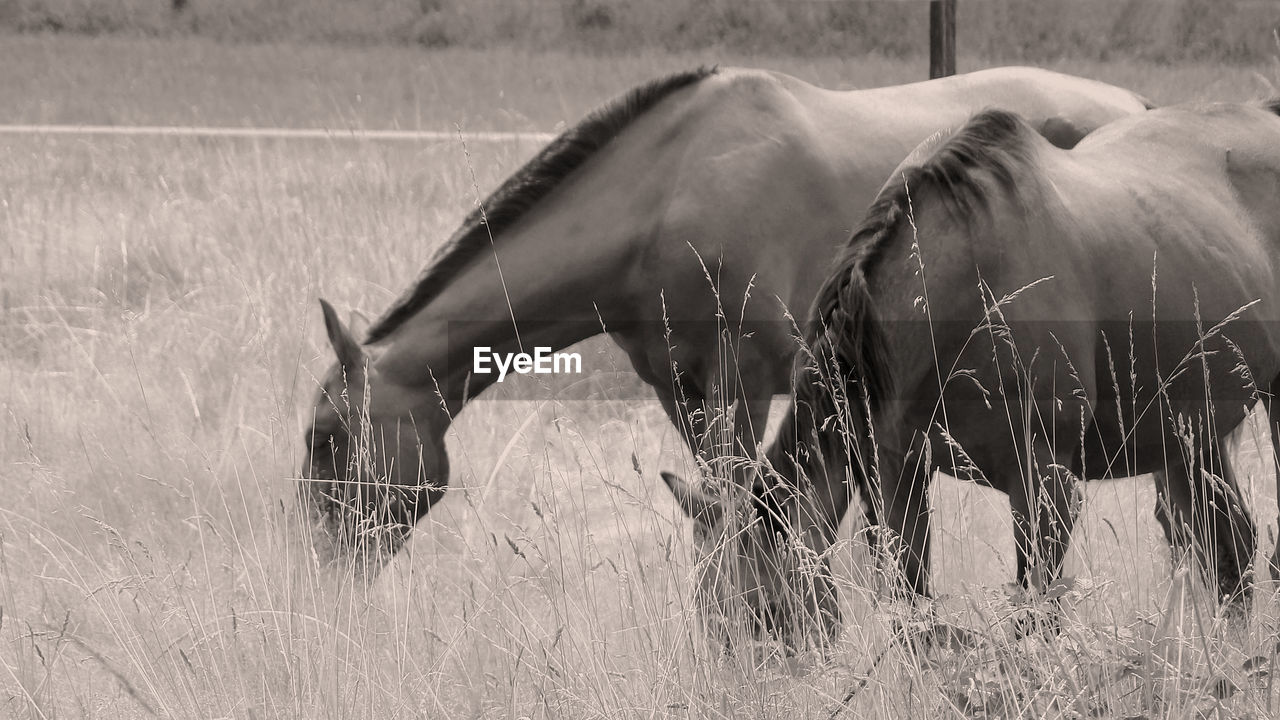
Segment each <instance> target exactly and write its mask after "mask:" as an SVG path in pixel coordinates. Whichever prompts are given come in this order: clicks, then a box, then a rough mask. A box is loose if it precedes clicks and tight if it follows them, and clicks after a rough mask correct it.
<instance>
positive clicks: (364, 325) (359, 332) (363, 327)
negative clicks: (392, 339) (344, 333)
mask: <svg viewBox="0 0 1280 720" xmlns="http://www.w3.org/2000/svg"><path fill="white" fill-rule="evenodd" d="M372 324H373V323H372V322H370V320H369V316H368V315H365V314H364V313H362V312H360V311H359V310H355V309H352V310H351V311H350V312H349V313H347V329H348V330H350V331H351V336H352V337H355V338H362V337H364V336H366V335H368V334H369V326H370V325H372Z"/></svg>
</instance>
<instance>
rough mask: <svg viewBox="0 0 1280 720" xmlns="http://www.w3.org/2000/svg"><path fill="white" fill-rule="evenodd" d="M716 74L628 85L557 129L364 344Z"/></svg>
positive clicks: (470, 218)
mask: <svg viewBox="0 0 1280 720" xmlns="http://www.w3.org/2000/svg"><path fill="white" fill-rule="evenodd" d="M715 72H716V68H714V67H700V68H698V69H696V70H689V71H686V72H680V73H675V74H672V75H668V76H666V77H664V78H660V79H657V80H653V81H650V82H648V83H646V84H644V85H641V86H639V87H636V88H633V89H632V90H631V91H629V92H627V93H626V94H625V95H623V96H621V97H619V98H616V99H614V100H612V101H610V102H608V103H606V104H605V105H604V106H602V107H600V108H597V109H596V110H595V111H593V112H592V113H591V114H590V115H588V116H587V117H586V118H584V119H583V120H582V121H581V122H579V123H578V124H577V125H575V126H573V127H572V128H570V129H568V130H566V131H565V132H563V133H561V134H560V135H559V136H558V137H557V138H556V139H554V140H552V141H551V143H550V144H548V145H547V146H546V147H545V148H543V149H542V151H541V152H539V153H538V154H537V155H536V156H534V158H533V159H532V160H530V161H529V162H527V163H525V165H524V167H522V168H520V169H519V170H517V171H516V172H515V174H513V175H512V176H511V177H509V178H507V180H506V181H505V182H503V183H502V185H501V186H500V187H499V188H498V189H497V190H495V191H494V192H493V193H492V194H491V195H490V196H489V197H488V198H487V199H486V200H485V201H484V203H482V204H481V206H480V207H479V208H476V209H475V210H473V211H472V212H471V213H470V214H469V215H467V217H466V219H465V220H463V222H462V225H461V226H460V227H459V228H458V229H457V231H455V232H454V233H453V236H452V237H450V238H449V240H448V241H447V242H445V244H444V245H442V246H441V247H440V249H439V250H437V251H436V253H435V256H434V257H433V258H432V259H431V261H430V262H429V263H428V264H427V267H426V269H424V270H423V271H422V273H421V274H420V275H419V276H418V280H417V282H415V283H414V284H413V286H412V287H410V288H409V290H407V291H406V292H405V293H404V294H403V295H401V296H400V298H399V299H398V300H396V301H395V303H393V304H392V305H391V307H390V308H388V309H387V310H386V311H385V312H384V313H383V315H382V317H381V318H379V319H378V320H377V321H376V322H374V323H373V325H372V326H371V327H370V328H369V332H368V334H367V335H366V337H365V342H366V343H374V342H378V341H379V340H382V339H384V338H386V337H387V336H388V335H390V334H391V333H393V332H395V330H396V329H397V328H399V327H400V326H401V325H403V324H404V322H405V321H406V320H408V319H409V318H410V317H412V316H413V315H414V314H416V313H417V312H418V311H419V310H421V309H422V308H423V307H424V306H426V304H427V303H429V302H431V300H433V299H434V298H435V297H436V296H437V295H438V294H439V293H440V292H441V290H443V289H444V288H445V287H446V286H447V285H448V283H449V281H450V280H451V279H452V278H453V277H454V276H455V275H456V274H457V273H458V272H459V271H461V270H462V269H463V268H464V267H466V266H467V265H469V264H470V263H471V262H472V261H473V260H475V259H476V258H477V257H478V256H480V255H481V254H482V253H483V252H484V251H486V250H487V249H488V248H489V243H490V237H491V236H496V235H498V234H499V233H501V232H503V231H505V230H507V229H508V228H510V227H511V226H512V225H513V224H514V223H516V222H517V221H518V220H519V219H520V218H521V217H523V216H524V214H525V213H526V212H527V211H528V210H529V208H531V207H533V206H534V205H535V204H536V203H537V202H538V201H539V200H541V199H543V198H544V197H546V196H547V194H548V193H550V192H551V191H552V190H553V189H554V188H555V187H556V186H557V185H558V184H559V183H560V182H561V181H562V180H564V178H566V177H567V176H568V175H569V174H570V173H572V172H573V171H574V170H576V169H578V168H579V167H581V166H582V164H583V163H585V162H586V161H587V159H589V158H590V157H591V156H592V155H594V154H595V153H596V152H597V151H599V150H600V149H601V148H603V147H604V146H606V145H608V144H609V142H610V141H612V140H613V139H614V138H615V137H616V136H617V135H618V134H619V133H620V132H622V131H623V130H624V129H626V127H627V126H628V125H630V124H631V122H632V121H634V120H635V119H636V118H638V117H640V116H641V115H643V114H644V113H645V112H647V111H648V110H650V109H651V108H653V107H654V106H655V105H657V104H658V103H659V102H661V101H662V100H663V99H664V98H666V97H667V96H668V95H670V94H672V93H674V92H676V91H677V90H680V89H681V88H684V87H686V86H688V85H692V84H694V83H696V82H698V81H699V80H702V79H703V78H705V77H707V76H708V75H711V74H713V73H715Z"/></svg>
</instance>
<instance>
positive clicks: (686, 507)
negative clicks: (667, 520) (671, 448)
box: [662, 472, 720, 525]
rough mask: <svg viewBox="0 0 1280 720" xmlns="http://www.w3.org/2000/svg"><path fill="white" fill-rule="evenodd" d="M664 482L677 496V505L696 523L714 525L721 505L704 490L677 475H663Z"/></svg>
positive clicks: (665, 473)
mask: <svg viewBox="0 0 1280 720" xmlns="http://www.w3.org/2000/svg"><path fill="white" fill-rule="evenodd" d="M662 482H664V483H666V484H667V489H669V490H670V491H671V494H672V495H673V496H675V499H676V504H677V505H679V506H680V509H681V510H683V511H684V514H685V515H688V516H689V517H690V518H692V519H693V520H695V521H698V522H701V523H705V524H708V525H710V524H714V523H715V521H716V519H717V518H718V517H719V512H720V504H719V503H718V502H716V499H715V498H714V497H711V496H710V495H709V494H707V492H706V491H705V490H703V489H702V488H699V487H696V486H694V485H692V484H691V483H689V482H686V481H685V480H684V479H683V478H681V477H680V476H679V475H676V474H675V473H669V472H664V473H662Z"/></svg>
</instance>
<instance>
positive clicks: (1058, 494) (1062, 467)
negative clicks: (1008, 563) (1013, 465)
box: [997, 435, 1080, 592]
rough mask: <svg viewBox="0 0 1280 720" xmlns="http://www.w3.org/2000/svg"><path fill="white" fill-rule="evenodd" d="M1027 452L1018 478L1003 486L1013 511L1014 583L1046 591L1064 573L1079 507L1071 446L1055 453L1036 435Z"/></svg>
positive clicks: (1044, 440)
mask: <svg viewBox="0 0 1280 720" xmlns="http://www.w3.org/2000/svg"><path fill="white" fill-rule="evenodd" d="M1030 450H1031V452H1030V453H1028V454H1027V461H1026V464H1025V465H1024V466H1023V467H1022V468H1020V473H1019V476H1018V477H1016V478H1011V479H1010V481H1009V482H1007V483H1004V484H1003V487H1004V489H1006V490H1007V491H1008V493H1009V508H1010V510H1011V511H1012V513H1013V534H1014V547H1015V549H1016V552H1017V562H1018V583H1019V584H1020V585H1021V586H1023V587H1025V588H1028V589H1034V590H1037V591H1040V592H1044V591H1045V590H1047V589H1048V588H1049V585H1050V584H1051V583H1052V582H1053V581H1054V580H1057V579H1058V577H1059V575H1060V573H1061V572H1062V561H1063V558H1065V556H1066V552H1067V547H1068V545H1069V544H1070V542H1071V530H1072V528H1073V527H1075V521H1076V515H1077V514H1078V513H1079V509H1080V501H1079V497H1078V495H1077V490H1078V480H1077V478H1076V477H1075V476H1074V475H1073V474H1072V473H1071V470H1070V467H1071V458H1072V453H1073V452H1074V448H1073V447H1072V448H1064V449H1059V450H1058V451H1055V450H1054V449H1053V448H1052V447H1050V443H1049V442H1048V441H1047V440H1046V439H1045V438H1044V437H1042V436H1040V435H1037V436H1036V437H1035V438H1034V439H1033V440H1032V442H1031V448H1030ZM997 487H1000V486H999V485H997Z"/></svg>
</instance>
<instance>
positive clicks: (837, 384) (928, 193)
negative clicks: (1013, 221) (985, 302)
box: [757, 110, 1038, 520]
mask: <svg viewBox="0 0 1280 720" xmlns="http://www.w3.org/2000/svg"><path fill="white" fill-rule="evenodd" d="M1033 136H1035V137H1038V135H1037V134H1036V131H1035V130H1034V129H1032V128H1031V127H1030V126H1029V125H1027V124H1026V122H1025V121H1024V120H1023V119H1022V118H1021V117H1020V116H1018V115H1016V114H1014V113H1010V112H1007V111H1004V110H985V111H983V112H981V113H979V114H977V115H975V116H974V117H973V118H972V119H971V120H970V121H969V122H968V123H967V124H966V125H965V126H964V127H962V128H961V129H960V130H959V131H957V132H956V133H955V134H953V135H952V136H951V137H950V138H949V139H948V140H946V141H945V142H943V143H942V144H941V145H939V146H938V147H937V149H936V150H934V151H933V152H932V153H931V154H930V155H929V156H928V157H927V158H925V159H923V160H922V161H920V162H918V163H915V164H910V165H908V166H906V167H900V168H899V169H898V171H897V172H896V173H895V174H894V177H893V179H892V181H891V182H890V183H889V184H887V185H886V187H885V188H884V189H882V190H881V191H880V194H879V195H878V196H877V197H876V199H875V201H874V202H873V203H872V204H871V207H870V208H869V209H868V211H867V214H866V217H865V218H864V220H863V221H862V224H861V225H860V226H859V227H858V228H857V230H855V231H854V233H853V235H852V237H851V238H850V239H849V242H848V243H847V244H846V245H845V247H844V248H843V249H842V250H841V252H840V254H839V255H838V256H837V258H836V260H835V263H834V269H833V270H832V272H831V273H830V275H828V277H827V279H826V281H825V282H824V283H823V284H822V286H821V288H820V289H819V291H818V295H817V297H816V298H815V299H814V304H813V306H812V309H811V310H810V312H809V322H808V326H807V329H806V333H805V347H807V348H808V351H807V352H805V351H802V352H801V353H800V355H799V356H798V357H797V360H796V363H797V364H796V368H795V371H794V374H793V377H794V381H795V387H794V392H793V400H794V402H793V406H792V412H791V415H790V416H789V417H788V418H787V421H785V422H783V424H782V426H781V427H780V429H779V431H778V436H777V438H776V439H775V441H774V444H773V446H772V447H771V449H770V452H769V454H768V458H769V462H770V463H771V464H773V465H774V467H775V468H777V467H779V465H778V463H780V462H791V461H794V462H795V463H797V464H799V465H800V466H801V467H802V468H804V469H805V470H807V471H810V474H812V472H811V471H812V470H813V468H811V467H810V466H809V463H810V458H809V457H808V455H807V453H808V452H809V450H808V449H807V448H806V447H805V445H806V444H807V438H808V437H809V436H810V434H811V433H813V432H815V431H816V432H817V436H818V438H819V443H820V446H821V447H820V451H821V452H822V453H823V455H828V454H829V453H832V452H847V451H848V450H849V449H850V448H851V445H852V447H855V448H856V447H859V445H855V444H854V443H857V444H860V443H861V442H862V441H864V440H865V439H866V438H861V437H860V438H845V437H839V435H840V434H841V432H842V431H843V432H857V433H860V434H865V433H866V432H867V431H868V427H869V422H868V420H869V417H868V412H874V411H875V410H877V409H878V408H880V407H881V406H882V404H883V403H884V401H885V400H886V399H887V398H889V397H890V394H891V393H892V392H894V378H893V368H892V366H891V364H890V362H889V358H888V355H887V348H886V337H887V336H886V334H885V331H884V328H883V327H881V325H880V323H879V322H878V321H877V319H876V314H875V309H874V307H873V303H872V296H871V289H870V277H871V275H872V273H873V271H874V269H875V266H876V261H877V259H878V258H879V256H880V255H881V254H882V251H883V249H884V248H885V247H886V246H887V245H888V244H889V243H891V242H892V241H894V239H895V238H898V237H899V236H901V235H902V234H904V233H907V232H914V209H913V202H912V198H913V196H914V197H915V200H916V203H915V204H916V206H921V205H922V204H923V203H924V202H925V200H924V198H926V197H927V198H929V199H931V200H933V199H936V200H937V201H939V202H940V203H941V204H942V207H943V209H944V210H945V211H946V212H947V213H948V214H949V215H950V216H951V217H952V218H954V219H955V220H957V221H958V222H962V223H968V222H970V221H971V220H972V219H973V218H974V217H975V214H978V213H981V214H985V213H986V212H987V210H988V208H989V203H990V194H991V193H992V192H993V184H992V181H994V191H999V192H1010V193H1014V194H1016V193H1017V191H1018V189H1019V188H1018V187H1017V183H1018V181H1019V180H1024V179H1025V178H1026V177H1027V173H1026V172H1023V171H1022V170H1023V169H1024V168H1025V167H1026V166H1027V163H1028V162H1029V161H1030V158H1031V157H1032V146H1031V145H1030V144H1029V143H1030V141H1031V138H1032V137H1033ZM836 393H839V394H841V395H842V396H843V397H840V398H839V399H837V396H836ZM842 408H843V409H842ZM840 417H844V418H846V420H853V421H854V423H856V425H855V426H854V427H848V425H847V423H845V422H841V421H838V418H840ZM832 418H837V420H832ZM857 425H860V426H861V427H858V426H857ZM788 455H791V457H790V458H789V457H788ZM854 477H855V478H865V477H866V473H854ZM860 489H861V490H862V491H863V493H864V497H865V493H866V489H865V488H860ZM759 492H761V490H757V493H759ZM784 496H785V493H784ZM837 520H838V519H837Z"/></svg>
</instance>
